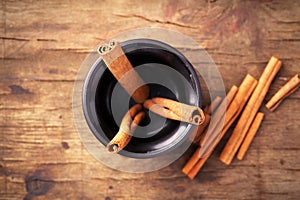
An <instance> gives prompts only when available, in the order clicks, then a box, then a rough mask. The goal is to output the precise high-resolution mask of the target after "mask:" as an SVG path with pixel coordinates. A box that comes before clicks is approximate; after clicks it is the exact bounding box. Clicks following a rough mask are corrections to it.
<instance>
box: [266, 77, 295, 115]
mask: <svg viewBox="0 0 300 200" xmlns="http://www.w3.org/2000/svg"><path fill="white" fill-rule="evenodd" d="M299 86H300V79H299V77H298V74H296V75H295V76H293V77H292V78H291V79H290V80H289V81H288V82H287V83H286V84H285V85H284V86H283V87H282V88H280V89H279V90H278V91H277V92H276V93H275V95H274V96H273V97H272V98H271V99H270V100H269V102H268V103H267V104H266V107H267V108H268V109H269V110H270V111H274V110H275V109H276V108H277V107H278V106H279V105H280V103H281V102H282V101H283V99H285V98H286V97H287V96H289V95H291V94H292V93H294V92H295V91H296V90H297V89H298V88H299Z"/></svg>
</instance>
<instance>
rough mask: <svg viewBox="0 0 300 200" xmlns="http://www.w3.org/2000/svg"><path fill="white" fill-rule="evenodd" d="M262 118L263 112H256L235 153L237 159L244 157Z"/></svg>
mask: <svg viewBox="0 0 300 200" xmlns="http://www.w3.org/2000/svg"><path fill="white" fill-rule="evenodd" d="M263 118H264V114H263V113H261V112H258V113H257V115H256V117H255V119H254V120H253V123H252V124H251V127H250V128H249V131H248V133H247V135H246V137H245V140H244V141H243V143H242V145H241V148H240V150H239V152H238V154H237V159H239V160H243V159H244V157H245V155H246V153H247V151H248V149H249V147H250V144H251V142H252V141H253V139H254V136H255V135H256V132H257V131H258V129H259V126H260V124H261V122H262V120H263Z"/></svg>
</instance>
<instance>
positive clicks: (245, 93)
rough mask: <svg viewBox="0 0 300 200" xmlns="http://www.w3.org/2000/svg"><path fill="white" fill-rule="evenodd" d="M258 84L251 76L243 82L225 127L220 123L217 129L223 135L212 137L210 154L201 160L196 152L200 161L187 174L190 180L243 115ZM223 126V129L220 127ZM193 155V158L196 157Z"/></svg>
mask: <svg viewBox="0 0 300 200" xmlns="http://www.w3.org/2000/svg"><path fill="white" fill-rule="evenodd" d="M256 84H257V81H256V80H255V79H254V78H253V77H252V76H250V75H247V76H246V77H245V78H244V80H243V82H242V83H241V85H240V87H239V90H238V92H237V94H236V95H235V97H234V99H233V100H232V102H231V103H230V105H229V106H228V109H227V111H226V114H225V122H224V127H223V129H222V128H221V127H222V123H218V127H217V128H216V129H215V130H216V131H220V129H222V132H221V134H219V135H218V136H217V138H214V137H211V138H210V140H211V144H208V145H207V146H208V147H209V148H210V150H209V151H208V153H206V154H205V155H204V156H203V157H201V158H199V152H200V148H199V150H198V152H195V153H194V155H198V158H199V159H198V161H197V162H194V163H195V164H194V166H193V167H191V168H190V170H189V172H187V173H186V174H187V175H188V177H189V178H190V179H194V177H195V176H196V175H197V173H198V172H199V171H200V169H201V168H202V166H203V165H204V164H205V162H206V161H207V160H208V158H209V157H210V155H211V154H212V152H213V150H214V149H215V148H216V146H217V145H218V143H219V142H220V141H221V139H222V138H223V136H224V135H225V133H226V132H227V130H228V129H229V127H230V126H231V125H232V124H233V122H234V121H235V119H236V118H237V117H238V116H239V114H240V113H241V111H242V109H243V107H244V106H245V104H246V102H247V101H248V99H249V97H250V95H251V94H252V92H253V90H254V89H255V87H256ZM220 126H221V127H220ZM208 141H209V140H208V139H207V140H206V141H205V142H208ZM201 144H205V143H204V140H202V141H201ZM194 155H193V156H194Z"/></svg>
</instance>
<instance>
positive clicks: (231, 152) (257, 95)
mask: <svg viewBox="0 0 300 200" xmlns="http://www.w3.org/2000/svg"><path fill="white" fill-rule="evenodd" d="M280 67H281V61H280V60H279V59H278V58H276V57H274V56H273V57H271V59H270V60H269V62H268V64H267V66H266V68H265V70H264V72H263V73H262V75H261V77H260V79H259V81H258V84H257V87H256V88H255V90H254V92H253V94H252V96H251V98H250V100H249V102H248V104H247V106H246V107H245V109H244V112H243V113H242V116H241V118H240V120H239V121H238V123H237V125H236V127H235V129H234V131H233V133H232V135H231V137H230V138H229V140H228V142H227V144H226V145H225V148H224V149H223V151H222V153H221V155H220V158H219V159H220V160H221V161H222V162H223V163H225V164H227V165H229V164H230V163H231V162H232V159H233V158H234V156H235V154H236V152H237V150H238V148H239V147H240V145H241V143H242V142H243V140H244V138H245V135H246V133H247V131H248V129H249V127H250V125H251V123H252V121H253V119H254V117H255V115H256V113H257V111H258V109H259V108H260V106H261V103H262V101H263V99H264V97H265V95H266V93H267V91H268V89H269V87H270V84H271V82H272V80H273V79H274V77H275V75H276V74H277V72H278V71H279V69H280Z"/></svg>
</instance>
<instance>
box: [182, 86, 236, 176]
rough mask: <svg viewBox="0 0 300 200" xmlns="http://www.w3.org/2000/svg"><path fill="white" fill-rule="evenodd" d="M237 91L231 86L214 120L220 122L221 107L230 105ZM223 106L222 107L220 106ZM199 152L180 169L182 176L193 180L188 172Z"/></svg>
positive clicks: (194, 163)
mask: <svg viewBox="0 0 300 200" xmlns="http://www.w3.org/2000/svg"><path fill="white" fill-rule="evenodd" d="M237 91H238V88H237V87H236V86H232V87H231V89H230V91H229V92H228V94H227V96H226V98H224V100H223V101H222V103H221V105H220V106H219V107H218V109H217V110H216V114H215V115H217V116H218V117H217V118H216V117H214V120H221V119H219V118H222V117H223V115H224V113H223V110H222V108H224V107H223V106H224V105H225V104H226V103H230V101H231V100H232V99H233V97H234V96H235V94H236V92H237ZM222 104H223V106H222ZM200 151H201V147H198V148H197V150H196V151H195V153H194V154H193V155H192V157H191V158H190V159H189V160H188V162H187V163H186V164H185V166H184V167H183V168H182V172H183V173H184V174H186V175H187V176H189V177H190V178H191V179H193V178H194V177H193V176H190V174H189V173H190V171H191V170H192V169H193V167H194V166H195V165H196V164H197V162H198V160H199V158H200V156H199V155H200Z"/></svg>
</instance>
